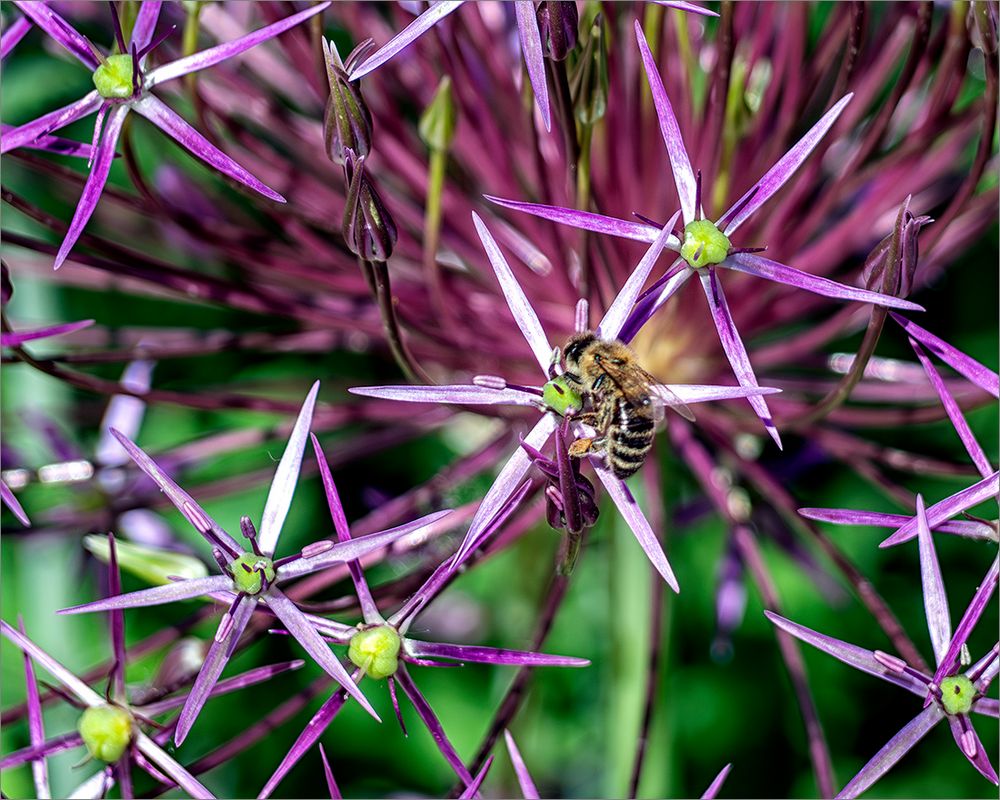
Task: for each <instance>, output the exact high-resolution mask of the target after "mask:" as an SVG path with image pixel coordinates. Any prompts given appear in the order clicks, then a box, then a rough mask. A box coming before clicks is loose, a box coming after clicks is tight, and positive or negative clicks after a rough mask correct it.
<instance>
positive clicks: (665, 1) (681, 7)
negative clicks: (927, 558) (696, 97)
mask: <svg viewBox="0 0 1000 800" xmlns="http://www.w3.org/2000/svg"><path fill="white" fill-rule="evenodd" d="M653 2H654V3H656V4H657V5H659V6H666V7H667V8H676V9H677V10H678V11H690V12H691V13H692V14H701V15H702V16H704V17H717V16H719V15H718V14H716V13H715V12H714V11H709V10H708V9H707V8H702V7H701V6H696V5H695V4H694V3H685V2H684V0H653ZM726 771H728V767H727V768H726Z"/></svg>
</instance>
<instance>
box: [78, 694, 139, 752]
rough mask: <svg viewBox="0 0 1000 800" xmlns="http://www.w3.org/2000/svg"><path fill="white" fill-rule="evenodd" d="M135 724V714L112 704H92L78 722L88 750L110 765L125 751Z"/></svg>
mask: <svg viewBox="0 0 1000 800" xmlns="http://www.w3.org/2000/svg"><path fill="white" fill-rule="evenodd" d="M133 727H134V720H133V719H132V715H131V714H130V713H129V712H128V711H127V710H126V709H124V708H122V707H121V706H116V705H112V704H110V703H106V704H104V705H100V706H91V707H90V708H88V709H87V710H86V711H84V712H83V716H82V717H80V721H79V722H78V723H77V725H76V729H77V730H78V731H79V732H80V737H81V738H82V739H83V743H84V744H85V745H86V746H87V752H88V753H90V755H91V756H93V757H94V758H96V759H98V760H100V761H104V762H105V763H108V764H113V763H114V762H116V761H117V760H118V759H119V758H121V757H122V755H123V754H124V753H125V748H127V747H128V746H129V743H130V742H131V741H132V734H133Z"/></svg>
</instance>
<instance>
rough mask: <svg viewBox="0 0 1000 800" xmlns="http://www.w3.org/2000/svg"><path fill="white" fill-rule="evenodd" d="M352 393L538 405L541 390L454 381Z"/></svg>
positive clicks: (423, 400) (428, 400)
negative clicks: (455, 382) (437, 384)
mask: <svg viewBox="0 0 1000 800" xmlns="http://www.w3.org/2000/svg"><path fill="white" fill-rule="evenodd" d="M347 391H349V392H350V393H351V394H357V395H361V396H362V397H379V398H381V399H383V400H399V401H401V402H404V403H456V404H458V405H476V406H479V405H487V406H492V405H516V406H537V405H538V403H539V401H540V400H541V398H540V397H539V395H537V394H531V393H529V392H524V391H522V390H520V389H491V388H489V387H486V386H475V385H469V384H453V385H451V386H355V387H353V388H351V389H348V390H347Z"/></svg>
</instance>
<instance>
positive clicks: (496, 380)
mask: <svg viewBox="0 0 1000 800" xmlns="http://www.w3.org/2000/svg"><path fill="white" fill-rule="evenodd" d="M472 382H473V383H474V384H475V385H476V386H482V387H483V388H484V389H497V390H500V389H506V388H507V381H505V380H504V379H503V378H501V377H500V376H499V375H476V376H475V377H474V378H473V379H472Z"/></svg>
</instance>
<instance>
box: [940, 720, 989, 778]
mask: <svg viewBox="0 0 1000 800" xmlns="http://www.w3.org/2000/svg"><path fill="white" fill-rule="evenodd" d="M965 720H966V722H967V727H966V726H963V725H962V720H961V718H960V717H948V726H949V727H950V728H951V735H952V736H953V737H955V744H957V745H958V749H959V750H960V751H961V753H962V755H963V756H965V757H966V758H967V759H968V760H969V763H970V764H972V766H974V767H975V768H976V769H977V770H978V771H979V774H980V775H982V776H983V777H984V778H986V780H988V781H991V782H993V783H1000V780H998V779H997V771H996V770H995V769H993V765H992V764H991V763H990V757H989V755H987V753H986V748H984V747H983V743H982V742H981V741H980V739H979V734H977V733H976V729H975V728H973V727H972V722H971V720H969V718H968V717H967V716H966V717H965Z"/></svg>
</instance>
